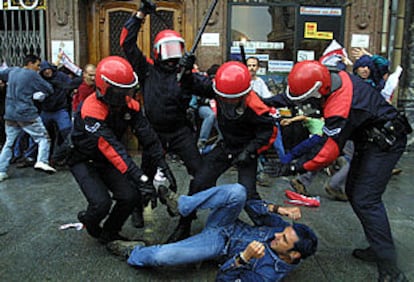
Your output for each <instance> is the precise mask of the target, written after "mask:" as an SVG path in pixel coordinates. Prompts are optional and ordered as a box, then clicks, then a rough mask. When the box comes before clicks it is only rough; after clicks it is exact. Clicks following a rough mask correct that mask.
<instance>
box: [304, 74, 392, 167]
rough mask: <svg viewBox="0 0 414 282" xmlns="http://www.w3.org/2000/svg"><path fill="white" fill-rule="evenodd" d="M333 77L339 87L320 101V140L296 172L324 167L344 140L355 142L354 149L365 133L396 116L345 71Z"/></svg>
mask: <svg viewBox="0 0 414 282" xmlns="http://www.w3.org/2000/svg"><path fill="white" fill-rule="evenodd" d="M332 75H337V76H339V78H340V81H341V86H340V87H339V88H338V89H336V90H335V91H333V92H332V93H331V94H329V95H328V96H327V98H325V99H322V100H321V101H322V109H323V117H324V118H325V126H324V128H323V132H324V134H323V137H322V138H323V140H322V142H321V143H320V145H319V146H315V148H313V149H312V151H311V152H310V153H309V154H307V155H306V156H304V157H303V158H301V159H300V160H299V162H298V163H297V164H296V168H297V170H298V171H299V172H301V171H313V170H318V169H321V168H323V167H326V166H327V165H329V164H330V163H332V162H333V161H334V160H335V159H336V158H337V157H338V156H339V155H340V152H341V150H342V148H343V146H344V145H345V142H346V141H347V140H354V142H355V144H356V146H357V145H358V143H361V142H366V140H364V133H365V131H366V129H368V128H370V127H373V126H382V125H383V124H384V123H385V122H386V121H388V120H392V119H395V118H396V117H397V115H398V112H397V110H396V109H395V108H394V107H393V106H392V105H390V104H389V103H388V102H387V101H385V99H384V98H383V97H382V96H381V94H380V93H379V92H378V91H377V90H376V89H375V88H373V87H371V86H370V85H369V84H367V83H365V82H364V81H363V80H361V79H360V78H358V77H356V76H354V75H351V74H348V73H347V72H344V71H340V72H339V73H332Z"/></svg>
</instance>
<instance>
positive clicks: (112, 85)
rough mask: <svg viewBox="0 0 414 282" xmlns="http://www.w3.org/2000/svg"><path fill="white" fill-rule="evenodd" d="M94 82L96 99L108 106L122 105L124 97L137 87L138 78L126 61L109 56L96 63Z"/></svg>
mask: <svg viewBox="0 0 414 282" xmlns="http://www.w3.org/2000/svg"><path fill="white" fill-rule="evenodd" d="M95 82H96V89H97V94H98V97H101V98H103V100H104V101H105V102H107V103H108V104H117V103H118V102H119V103H121V104H123V103H124V101H125V96H127V95H129V94H130V92H131V90H134V89H135V87H136V86H137V85H138V76H137V75H136V73H135V72H134V70H133V69H132V66H131V65H130V64H129V62H128V61H127V60H125V59H124V58H121V57H119V56H109V57H106V58H104V59H102V60H101V61H100V62H99V63H98V66H97V67H96V78H95Z"/></svg>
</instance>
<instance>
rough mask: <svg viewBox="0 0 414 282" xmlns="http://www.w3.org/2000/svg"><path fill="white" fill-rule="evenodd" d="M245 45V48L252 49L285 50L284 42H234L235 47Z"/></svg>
mask: <svg viewBox="0 0 414 282" xmlns="http://www.w3.org/2000/svg"><path fill="white" fill-rule="evenodd" d="M241 43H243V44H244V48H252V49H273V50H283V48H285V43H284V42H267V41H233V46H239V45H240V44H241Z"/></svg>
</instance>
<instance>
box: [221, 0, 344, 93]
mask: <svg viewBox="0 0 414 282" xmlns="http://www.w3.org/2000/svg"><path fill="white" fill-rule="evenodd" d="M296 2H299V1H291V2H285V3H283V2H277V3H275V1H265V0H263V1H260V0H257V1H233V2H229V6H228V10H229V11H228V25H227V26H228V31H227V34H228V37H227V38H228V59H229V60H240V61H243V55H242V54H245V56H244V57H245V58H247V57H250V56H255V57H257V58H258V59H259V60H260V69H259V71H258V72H257V74H258V76H260V77H262V79H264V80H265V81H266V83H267V85H268V87H269V89H270V90H271V91H272V92H273V93H274V94H278V93H280V91H283V89H285V85H286V77H287V74H288V73H289V72H290V70H291V68H292V67H293V65H294V63H295V62H296V61H301V60H317V59H319V58H320V57H321V56H322V53H323V51H324V50H325V49H326V47H327V46H328V45H329V44H330V43H331V42H332V40H333V39H335V40H336V41H337V42H339V43H340V44H342V45H343V37H344V36H343V33H344V8H343V6H342V5H341V4H340V2H342V1H330V2H335V3H334V4H329V3H324V4H325V5H320V4H319V6H318V4H316V3H314V4H309V6H308V5H304V3H301V5H300V3H296ZM302 2H303V1H302ZM316 2H317V1H316ZM327 4H329V6H327ZM243 51H244V52H243Z"/></svg>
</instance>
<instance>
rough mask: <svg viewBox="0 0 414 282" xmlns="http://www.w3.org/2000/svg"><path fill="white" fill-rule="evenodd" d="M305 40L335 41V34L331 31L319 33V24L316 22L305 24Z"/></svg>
mask: <svg viewBox="0 0 414 282" xmlns="http://www.w3.org/2000/svg"><path fill="white" fill-rule="evenodd" d="M303 37H304V38H312V39H324V40H326V39H328V40H331V39H333V32H330V31H319V30H318V23H316V22H305V32H304V36H303Z"/></svg>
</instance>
